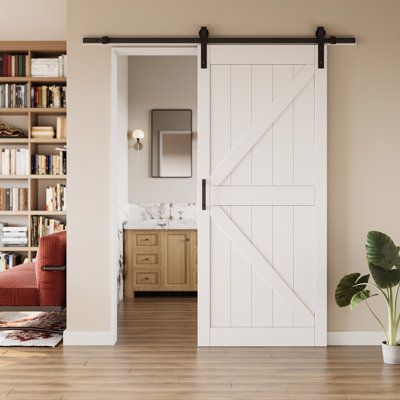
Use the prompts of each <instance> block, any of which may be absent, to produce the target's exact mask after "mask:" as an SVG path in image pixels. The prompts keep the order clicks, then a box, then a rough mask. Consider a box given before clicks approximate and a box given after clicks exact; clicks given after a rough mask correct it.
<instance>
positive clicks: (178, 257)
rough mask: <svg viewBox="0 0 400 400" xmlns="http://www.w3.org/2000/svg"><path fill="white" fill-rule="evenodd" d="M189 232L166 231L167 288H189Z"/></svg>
mask: <svg viewBox="0 0 400 400" xmlns="http://www.w3.org/2000/svg"><path fill="white" fill-rule="evenodd" d="M189 243H190V237H189V233H188V232H182V231H181V232H180V231H173V232H165V247H166V251H165V252H164V255H165V264H164V274H165V276H164V279H165V289H166V290H188V289H189V283H190V271H189V264H190V258H189Z"/></svg>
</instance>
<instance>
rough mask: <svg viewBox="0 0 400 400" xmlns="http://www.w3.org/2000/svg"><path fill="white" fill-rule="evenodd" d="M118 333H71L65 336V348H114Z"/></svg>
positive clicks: (67, 332) (66, 333)
mask: <svg viewBox="0 0 400 400" xmlns="http://www.w3.org/2000/svg"><path fill="white" fill-rule="evenodd" d="M116 341H117V332H116V331H69V330H66V331H65V332H64V334H63V344H64V345H65V346H114V344H115V342H116Z"/></svg>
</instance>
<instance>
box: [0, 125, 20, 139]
mask: <svg viewBox="0 0 400 400" xmlns="http://www.w3.org/2000/svg"><path fill="white" fill-rule="evenodd" d="M25 137H26V136H25V135H24V132H23V131H22V129H15V128H11V127H10V126H8V125H4V124H0V138H1V139H4V138H14V139H15V138H25Z"/></svg>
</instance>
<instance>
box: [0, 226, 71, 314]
mask: <svg viewBox="0 0 400 400" xmlns="http://www.w3.org/2000/svg"><path fill="white" fill-rule="evenodd" d="M66 245H67V233H66V232H65V231H64V232H58V233H54V234H51V235H47V236H43V237H42V238H40V241H39V249H38V253H37V256H36V262H34V263H28V264H21V265H18V266H16V267H14V268H12V269H9V270H7V271H4V272H0V311H18V310H21V311H56V310H61V309H62V308H63V307H64V305H65V294H66V293H65V292H66V288H65V274H66V272H65V270H66V267H65V265H66Z"/></svg>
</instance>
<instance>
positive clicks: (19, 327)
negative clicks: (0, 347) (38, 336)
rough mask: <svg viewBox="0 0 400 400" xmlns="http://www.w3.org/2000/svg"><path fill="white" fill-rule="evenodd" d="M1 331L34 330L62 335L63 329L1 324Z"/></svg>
mask: <svg viewBox="0 0 400 400" xmlns="http://www.w3.org/2000/svg"><path fill="white" fill-rule="evenodd" d="M1 331H35V332H48V333H57V334H59V335H62V334H63V332H64V331H62V330H57V329H46V328H34V327H29V326H2V327H0V332H1Z"/></svg>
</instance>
